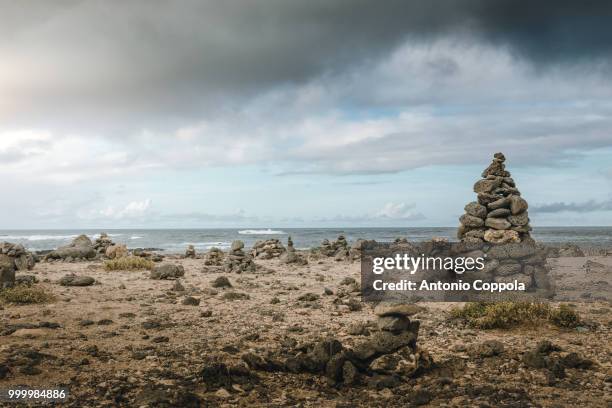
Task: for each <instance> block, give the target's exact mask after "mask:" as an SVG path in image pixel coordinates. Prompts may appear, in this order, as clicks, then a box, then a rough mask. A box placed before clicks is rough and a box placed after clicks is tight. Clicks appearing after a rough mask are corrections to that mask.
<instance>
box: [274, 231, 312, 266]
mask: <svg viewBox="0 0 612 408" xmlns="http://www.w3.org/2000/svg"><path fill="white" fill-rule="evenodd" d="M280 261H281V262H282V263H286V264H290V263H295V264H299V265H306V264H308V261H307V260H306V258H304V257H303V256H302V255H300V254H298V253H297V252H296V250H295V247H294V246H293V240H292V239H291V236H289V237H287V250H286V251H285V252H283V254H282V255H281V256H280Z"/></svg>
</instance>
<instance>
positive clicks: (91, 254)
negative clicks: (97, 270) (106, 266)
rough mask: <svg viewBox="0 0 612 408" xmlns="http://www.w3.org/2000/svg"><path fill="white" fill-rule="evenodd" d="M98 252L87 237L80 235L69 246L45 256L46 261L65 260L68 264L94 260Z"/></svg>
mask: <svg viewBox="0 0 612 408" xmlns="http://www.w3.org/2000/svg"><path fill="white" fill-rule="evenodd" d="M96 254H97V252H96V250H95V248H94V245H93V243H92V242H91V240H90V239H89V238H88V237H87V235H79V236H78V237H76V238H75V239H74V240H73V241H72V242H71V243H70V244H69V245H66V246H62V247H59V248H58V249H56V250H55V251H51V252H49V253H48V254H47V255H45V258H44V259H45V261H49V260H58V259H61V260H64V261H67V262H70V261H77V260H86V259H93V258H95V257H96Z"/></svg>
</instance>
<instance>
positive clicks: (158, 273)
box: [150, 264, 185, 279]
mask: <svg viewBox="0 0 612 408" xmlns="http://www.w3.org/2000/svg"><path fill="white" fill-rule="evenodd" d="M184 275H185V268H183V265H175V264H163V265H159V266H156V267H155V268H153V270H152V271H151V275H150V277H151V279H176V278H180V277H182V276H184Z"/></svg>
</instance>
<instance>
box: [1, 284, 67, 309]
mask: <svg viewBox="0 0 612 408" xmlns="http://www.w3.org/2000/svg"><path fill="white" fill-rule="evenodd" d="M54 300H55V295H53V293H51V292H49V291H47V290H45V288H43V287H40V286H27V285H17V286H14V287H12V288H6V289H1V290H0V303H14V304H19V305H28V304H33V303H47V302H52V301H54Z"/></svg>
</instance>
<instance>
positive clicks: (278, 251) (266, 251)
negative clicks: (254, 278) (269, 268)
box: [251, 239, 286, 259]
mask: <svg viewBox="0 0 612 408" xmlns="http://www.w3.org/2000/svg"><path fill="white" fill-rule="evenodd" d="M285 251H286V249H285V247H284V246H283V244H282V243H281V242H280V240H278V239H266V240H265V241H257V242H255V244H253V248H252V249H251V255H252V256H253V258H257V259H272V258H278V257H280V256H281V255H282V254H283V253H284V252H285Z"/></svg>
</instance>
